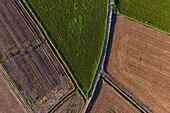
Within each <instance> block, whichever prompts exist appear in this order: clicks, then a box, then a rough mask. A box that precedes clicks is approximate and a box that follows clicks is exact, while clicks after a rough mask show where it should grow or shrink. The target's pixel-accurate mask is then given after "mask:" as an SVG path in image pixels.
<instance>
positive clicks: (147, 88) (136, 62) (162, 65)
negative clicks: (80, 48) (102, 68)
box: [106, 15, 170, 113]
mask: <svg viewBox="0 0 170 113" xmlns="http://www.w3.org/2000/svg"><path fill="white" fill-rule="evenodd" d="M109 46H111V49H110V50H109V51H108V52H109V56H107V62H108V63H107V67H106V72H107V73H108V74H109V75H110V76H111V77H112V78H113V79H114V80H116V81H117V82H118V83H119V84H120V85H121V86H123V87H124V88H125V90H126V91H128V92H129V93H130V94H131V95H132V96H133V97H134V98H135V99H136V100H138V101H139V102H141V103H142V104H143V105H144V106H146V107H148V108H149V109H150V110H151V111H153V112H157V113H167V112H170V36H169V35H167V34H165V33H163V32H161V31H158V30H155V29H152V28H148V27H147V26H145V25H142V24H140V23H138V22H135V21H132V20H130V19H127V18H125V17H123V16H121V15H117V22H116V25H115V29H114V35H113V37H112V45H109Z"/></svg>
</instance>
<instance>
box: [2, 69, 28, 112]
mask: <svg viewBox="0 0 170 113" xmlns="http://www.w3.org/2000/svg"><path fill="white" fill-rule="evenodd" d="M0 113H26V110H25V108H24V107H23V105H22V103H21V102H20V101H19V100H18V99H17V98H16V94H15V93H14V91H13V90H12V88H11V87H10V85H9V82H8V81H7V80H6V78H5V75H4V73H3V72H2V70H1V67H0Z"/></svg>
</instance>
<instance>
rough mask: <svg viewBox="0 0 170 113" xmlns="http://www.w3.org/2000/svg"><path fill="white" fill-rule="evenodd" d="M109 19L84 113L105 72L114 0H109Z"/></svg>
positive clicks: (107, 19)
mask: <svg viewBox="0 0 170 113" xmlns="http://www.w3.org/2000/svg"><path fill="white" fill-rule="evenodd" d="M107 2H108V4H107V16H106V17H107V18H106V29H105V30H106V31H105V40H104V44H103V47H102V52H101V57H100V61H99V65H98V68H97V72H96V75H95V76H94V80H93V82H92V86H91V89H90V91H89V94H88V99H87V101H86V103H85V105H84V107H83V110H82V113H85V112H86V111H87V108H88V106H89V104H90V102H91V100H92V98H93V95H94V93H95V90H96V87H97V84H98V83H99V79H100V77H101V72H102V70H103V67H104V62H105V57H106V52H107V47H108V42H109V35H110V29H111V21H112V8H113V7H112V4H113V1H112V0H108V1H107Z"/></svg>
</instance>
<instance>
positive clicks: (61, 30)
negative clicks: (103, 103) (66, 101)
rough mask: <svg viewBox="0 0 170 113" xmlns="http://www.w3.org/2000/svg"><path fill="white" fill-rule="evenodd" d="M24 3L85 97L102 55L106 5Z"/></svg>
mask: <svg viewBox="0 0 170 113" xmlns="http://www.w3.org/2000/svg"><path fill="white" fill-rule="evenodd" d="M26 2H27V3H28V4H29V5H30V6H31V8H32V10H33V12H34V14H36V17H37V18H38V19H39V21H40V22H41V24H42V25H43V27H44V28H45V30H46V31H47V33H48V36H49V37H50V40H51V41H52V42H53V44H54V45H55V47H56V48H57V49H58V50H59V52H60V53H61V54H62V57H63V58H64V60H65V61H66V63H67V65H68V66H69V68H70V70H71V72H72V73H73V75H74V77H75V79H76V80H77V82H78V84H79V86H80V87H81V89H82V90H83V92H84V93H85V94H86V96H87V95H88V92H89V90H90V87H91V86H92V82H93V79H94V76H95V74H96V71H97V67H98V64H99V61H100V57H101V54H102V47H103V44H104V35H105V31H106V28H105V26H106V22H107V20H106V15H107V13H106V12H107V10H106V9H107V5H106V4H107V1H103V0H101V1H98V2H96V1H92V0H88V1H87V0H83V1H78V0H71V1H68V0H65V1H61V0H60V1H57V3H56V2H55V1H54V0H53V1H51V2H48V1H47V0H45V1H43V2H42V1H40V0H37V1H33V0H26ZM42 7H43V9H41V8H42ZM43 10H44V11H43ZM99 23H100V24H99ZM56 26H57V27H56Z"/></svg>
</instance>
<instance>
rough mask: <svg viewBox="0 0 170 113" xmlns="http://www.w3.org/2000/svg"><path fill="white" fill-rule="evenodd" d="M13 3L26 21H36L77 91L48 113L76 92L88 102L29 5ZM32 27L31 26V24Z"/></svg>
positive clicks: (22, 2)
mask: <svg viewBox="0 0 170 113" xmlns="http://www.w3.org/2000/svg"><path fill="white" fill-rule="evenodd" d="M12 2H15V4H17V5H18V7H19V8H20V10H19V11H21V12H22V13H23V14H24V17H25V19H26V20H30V19H31V20H30V21H27V22H29V23H31V21H34V22H35V24H36V26H37V27H38V29H39V30H40V32H41V33H42V35H43V37H45V39H46V40H47V43H48V44H49V46H50V48H51V49H52V51H53V52H54V54H55V55H56V57H57V60H58V61H59V62H60V63H61V66H62V67H63V69H64V70H65V71H66V73H67V75H68V76H69V78H70V80H71V82H72V83H73V85H74V87H75V89H74V90H72V91H71V92H69V93H68V94H67V95H65V96H64V97H63V98H61V99H60V101H59V102H57V103H56V105H54V106H53V107H52V108H51V109H50V110H49V111H48V112H52V111H53V110H54V109H55V108H56V107H57V106H58V105H59V104H60V103H61V102H62V101H63V100H65V99H66V98H67V97H69V95H71V94H72V93H74V92H75V91H76V90H78V91H79V93H80V95H81V96H82V98H83V100H84V101H86V97H85V96H84V95H83V93H82V92H81V90H80V89H79V87H78V85H77V83H76V81H75V79H74V77H72V75H71V73H70V71H69V70H68V67H67V66H66V65H65V64H64V62H63V60H62V59H61V57H60V55H59V54H58V53H57V51H56V49H55V47H54V46H53V44H52V43H51V41H50V40H49V38H48V36H47V35H46V33H45V32H44V30H43V28H41V25H40V24H39V23H38V21H37V19H36V18H35V17H34V15H33V13H32V12H31V11H30V9H29V7H28V6H27V4H26V3H25V1H24V0H12ZM30 25H31V24H30Z"/></svg>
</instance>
